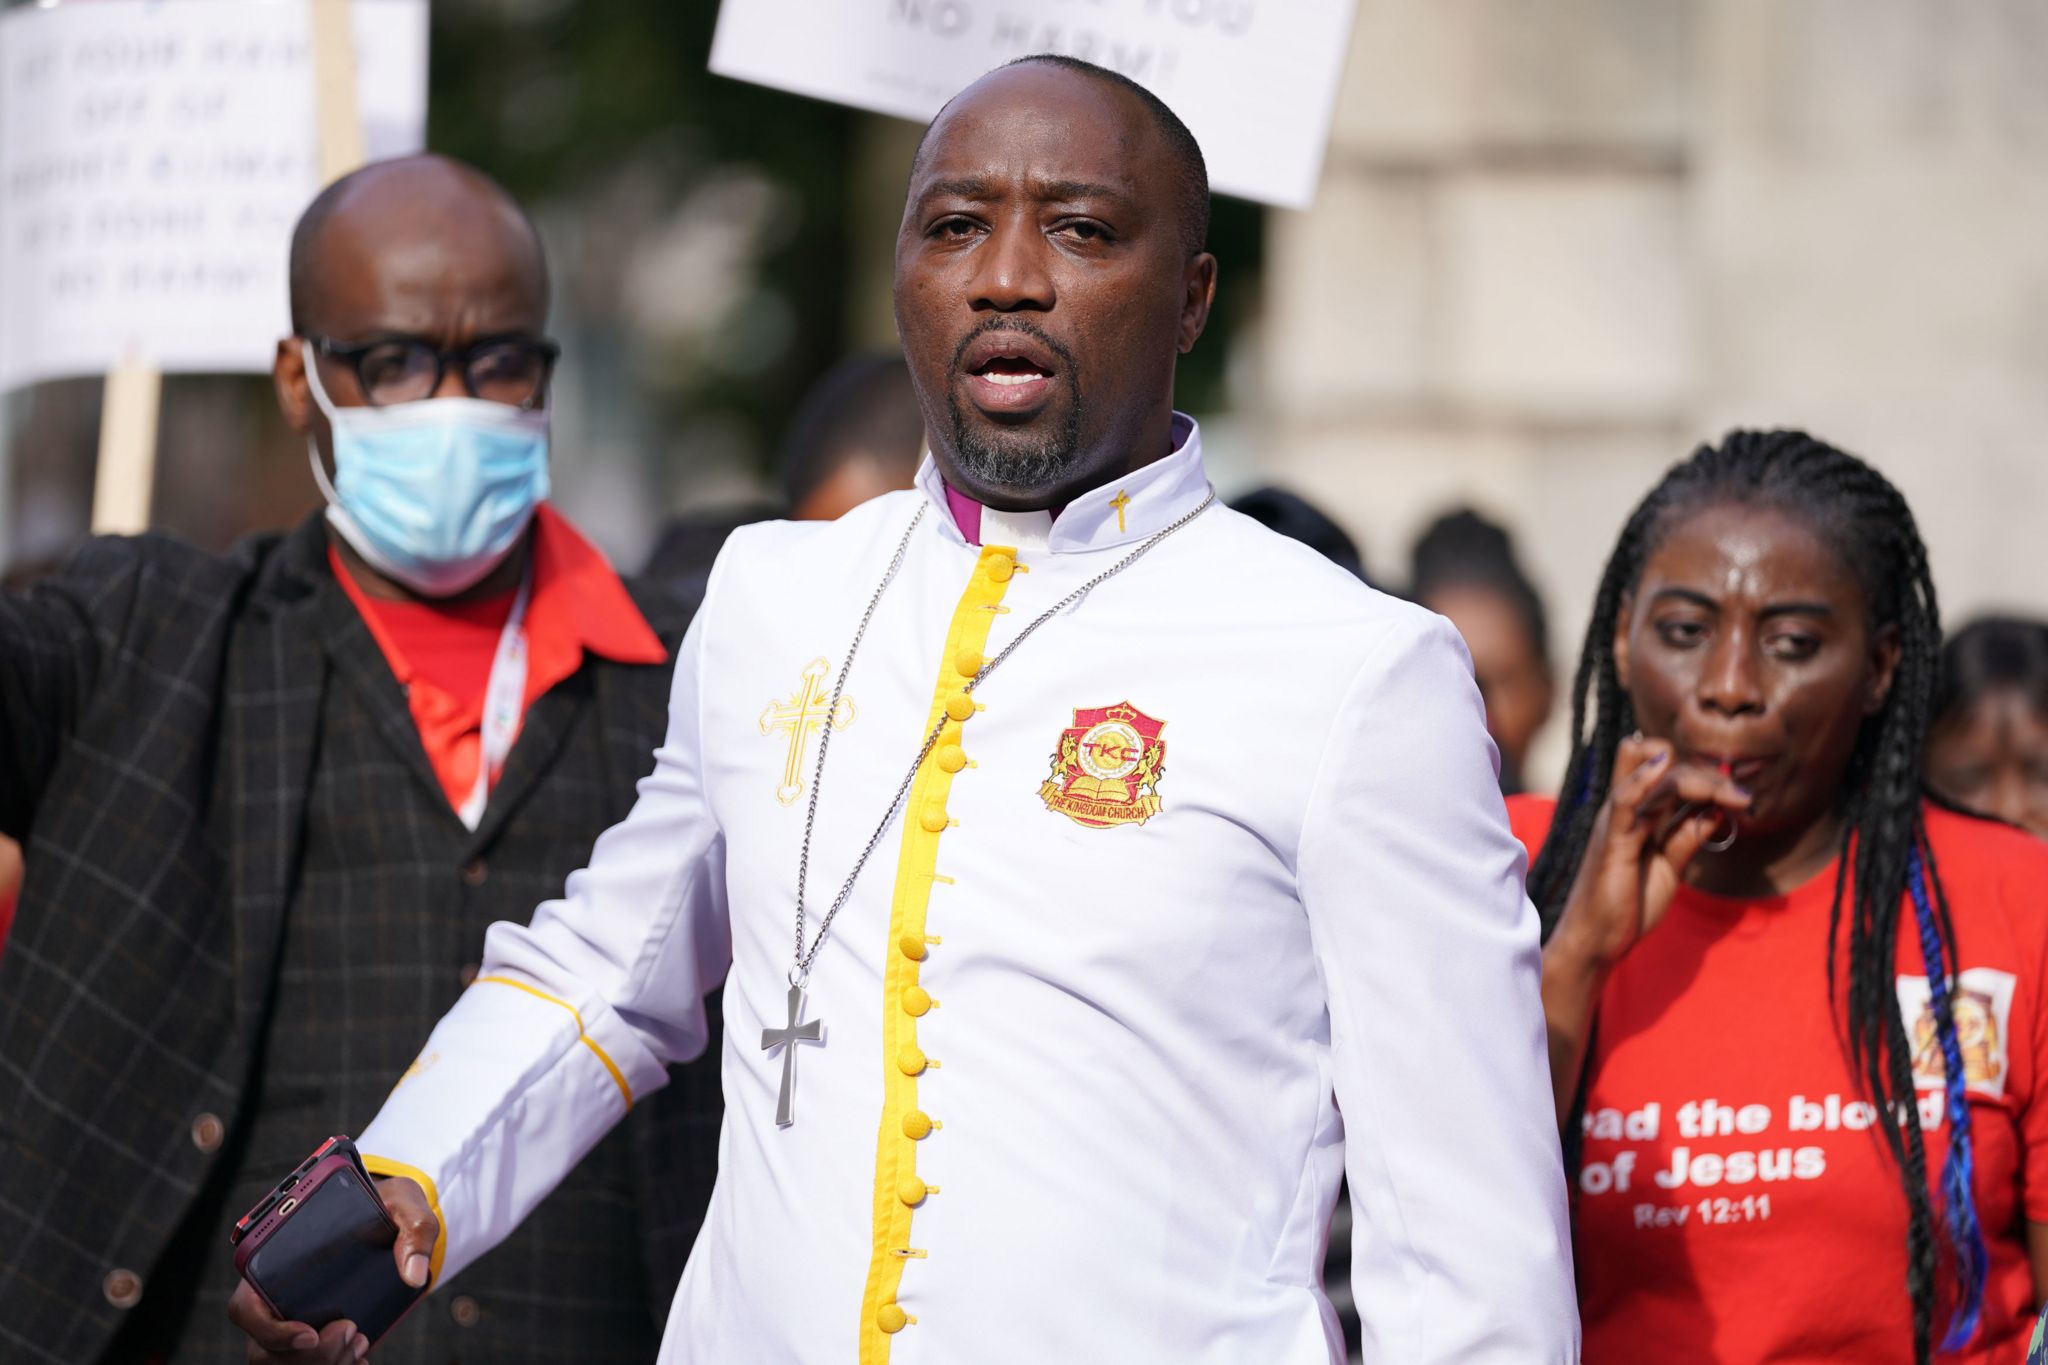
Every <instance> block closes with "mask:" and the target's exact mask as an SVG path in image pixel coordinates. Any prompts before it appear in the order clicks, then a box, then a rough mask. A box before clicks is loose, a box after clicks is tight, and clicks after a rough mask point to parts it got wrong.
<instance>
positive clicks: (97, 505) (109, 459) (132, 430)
mask: <svg viewBox="0 0 2048 1365" xmlns="http://www.w3.org/2000/svg"><path fill="white" fill-rule="evenodd" d="M163 391H164V376H163V372H162V371H161V370H159V369H157V367H156V366H154V365H152V364H150V363H148V362H147V361H145V360H142V359H141V358H139V357H137V356H133V355H131V356H129V357H128V358H127V359H124V360H123V361H122V362H121V363H120V364H119V365H116V366H115V367H114V368H113V369H112V370H111V371H109V372H108V374H107V383H106V387H105V388H104V389H102V390H101V397H100V454H99V464H98V466H97V467H96V468H95V470H94V472H93V481H92V530H93V534H94V535H109V536H132V535H138V534H140V533H141V532H143V531H146V530H148V529H149V504H150V497H151V495H152V494H153V492H154V491H155V487H156V411H157V404H158V403H159V401H160V400H161V399H162V397H163Z"/></svg>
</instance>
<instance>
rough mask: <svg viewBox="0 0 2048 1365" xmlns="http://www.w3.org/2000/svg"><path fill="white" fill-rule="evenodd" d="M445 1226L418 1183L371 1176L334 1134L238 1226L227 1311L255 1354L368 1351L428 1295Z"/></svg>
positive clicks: (338, 1357) (358, 1354) (343, 1356)
mask: <svg viewBox="0 0 2048 1365" xmlns="http://www.w3.org/2000/svg"><path fill="white" fill-rule="evenodd" d="M439 1232H440V1225H439V1222H438V1220H437V1219H436V1218H435V1216H434V1213H433V1210H432V1208H431V1207H430V1206H429V1205H428V1203H427V1199H426V1194H425V1192H424V1191H423V1190H421V1189H420V1187H419V1186H418V1185H417V1184H415V1183H414V1182H412V1181H410V1180H404V1179H389V1180H384V1181H381V1182H380V1181H376V1180H373V1179H372V1178H371V1177H370V1175H369V1173H368V1172H367V1171H365V1170H364V1168H363V1165H362V1161H361V1158H360V1157H359V1156H358V1155H357V1154H356V1150H355V1146H354V1144H353V1143H351V1142H350V1141H349V1140H348V1139H347V1138H345V1137H338V1138H329V1139H328V1140H327V1141H326V1142H324V1143H322V1144H321V1145H320V1147H319V1148H318V1149H317V1150H315V1151H314V1153H313V1154H312V1155H311V1156H309V1157H307V1158H306V1160H305V1161H304V1162H302V1163H300V1165H299V1167H298V1168H297V1169H296V1170H294V1171H293V1172H292V1173H291V1174H290V1175H288V1176H286V1177H285V1178H284V1179H283V1180H281V1181H279V1182H278V1184H277V1186H276V1187H275V1188H273V1189H272V1190H271V1192H270V1193H269V1194H268V1195H266V1196H265V1197H264V1198H263V1199H262V1200H260V1201H259V1202H258V1203H257V1205H256V1206H255V1207H254V1208H252V1209H251V1210H250V1211H249V1212H248V1213H247V1214H246V1215H244V1216H243V1218H242V1219H241V1220H240V1221H239V1222H238V1223H237V1224H236V1225H235V1230H234V1232H233V1234H232V1235H231V1237H230V1241H231V1242H232V1243H233V1244H234V1245H235V1248H236V1251H235V1268H236V1270H238V1271H239V1272H241V1274H242V1276H243V1280H242V1283H241V1284H240V1285H239V1286H238V1287H237V1288H236V1290H235V1293H234V1295H233V1297H232V1298H231V1299H230V1300H229V1301H228V1317H229V1319H230V1320H231V1321H233V1322H234V1324H235V1325H236V1326H237V1327H240V1328H241V1329H242V1330H243V1332H244V1333H246V1334H247V1335H248V1337H249V1359H251V1360H264V1361H277V1360H304V1361H316V1360H317V1361H350V1360H359V1359H361V1358H362V1357H363V1356H365V1355H366V1354H367V1353H368V1351H369V1348H370V1347H371V1346H372V1345H373V1344H374V1343H375V1342H376V1341H377V1340H378V1338H380V1337H382V1336H383V1335H384V1334H385V1333H386V1332H388V1331H389V1330H390V1329H391V1328H392V1327H393V1326H394V1325H395V1324H396V1323H397V1322H398V1320H399V1319H400V1318H402V1317H403V1316H404V1315H405V1313H406V1311H407V1310H409V1309H410V1308H411V1307H412V1306H413V1304H414V1303H416V1302H417V1301H418V1300H419V1298H420V1297H421V1295H423V1294H424V1293H425V1292H426V1281H427V1274H428V1264H429V1257H430V1255H431V1253H432V1250H433V1246H434V1241H435V1239H436V1237H437V1236H438V1235H439Z"/></svg>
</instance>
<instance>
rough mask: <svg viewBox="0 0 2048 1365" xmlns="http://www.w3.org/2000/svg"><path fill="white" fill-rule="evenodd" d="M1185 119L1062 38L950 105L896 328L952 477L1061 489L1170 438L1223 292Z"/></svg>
mask: <svg viewBox="0 0 2048 1365" xmlns="http://www.w3.org/2000/svg"><path fill="white" fill-rule="evenodd" d="M1176 130H1178V131H1176ZM1185 135H1186V129H1185V128H1184V127H1182V125H1181V123H1180V121H1179V120H1178V119H1176V118H1174V117H1173V115H1172V114H1171V113H1170V112H1168V111H1167V110H1166V109H1165V106H1164V105H1161V104H1159V102H1158V101H1157V100H1156V99H1155V98H1154V97H1153V96H1151V95H1150V94H1148V93H1146V92H1145V91H1143V90H1142V89H1140V88H1139V87H1137V86H1135V85H1133V84H1132V83H1131V82H1129V81H1127V80H1125V79H1124V78H1122V77H1121V76H1116V75H1114V74H1113V73H1111V72H1108V71H1104V70H1103V69H1102V68H1101V67H1097V66H1091V65H1089V64H1088V63H1086V62H1076V61H1072V60H1070V59H1067V58H1053V57H1043V58H1031V59H1029V60H1026V61H1023V62H1013V63H1011V64H1010V65H1009V66H1005V67H1001V68H999V69H997V70H995V71H992V72H990V73H989V74H987V75H985V76H983V77H982V78H981V79H980V80H977V81H976V82H974V84H972V85H970V86H969V87H967V89H965V90H963V91H961V92H960V93H959V94H958V95H956V96H954V97H953V99H952V100H951V101H950V102H949V103H948V104H947V105H946V107H945V109H944V110H943V111H941V112H940V114H939V116H938V117H937V118H936V119H933V120H932V125H931V127H930V128H929V129H928V130H927V131H926V133H925V138H924V145H923V146H922V147H921V148H920V149H919V152H918V156H917V158H916V163H915V165H914V166H913V167H912V169H911V174H910V184H909V187H908V190H907V193H906V195H905V201H904V206H903V221H902V223H901V224H900V225H899V227H898V229H897V234H896V288H895V298H896V332H897V335H898V336H899V337H900V338H901V339H902V342H903V353H904V358H905V359H906V360H907V361H908V362H909V364H910V372H911V377H912V380H913V382H914V384H915V386H916V388H917V394H918V401H919V403H920V405H921V406H922V408H923V411H924V417H925V433H926V436H927V438H928V439H929V441H930V445H931V451H932V457H933V458H934V459H935V460H936V461H937V462H938V464H939V469H940V472H941V473H942V474H943V475H944V476H945V479H946V482H947V483H948V485H950V486H951V487H953V488H955V489H957V490H958V491H960V492H962V493H965V494H967V495H968V496H969V497H972V498H974V499H975V500H976V501H978V502H981V503H983V504H985V505H987V506H991V507H997V508H1002V509H1004V510H1008V511H1017V510H1027V509H1037V508H1049V507H1053V506H1057V505H1059V504H1061V503H1066V502H1071V501H1073V499H1074V498H1076V497H1078V496H1079V495H1081V494H1083V493H1085V492H1087V491H1088V490H1090V489H1092V488H1095V487H1097V486H1099V485H1101V484H1103V483H1105V482H1106V481H1108V480H1109V479H1111V478H1114V477H1116V476H1117V475H1118V474H1119V473H1120V472H1122V471H1127V470H1131V469H1135V468H1138V467H1139V466H1141V465H1145V464H1149V463H1151V462H1152V461H1153V460H1156V459H1159V458H1161V457H1162V456H1165V455H1166V454H1168V453H1169V452H1171V451H1172V449H1173V440H1172V434H1173V376H1174V365H1175V363H1176V361H1177V359H1178V357H1179V356H1180V355H1181V354H1183V353H1185V352H1186V351H1188V350H1190V349H1192V348H1193V346H1194V344H1195V342H1196V339H1197V338H1199V337H1200V336H1201V334H1202V328H1203V327H1204V326H1205V325H1206V324H1207V322H1208V317H1209V306H1210V303H1211V302H1212V301H1213V299H1214V297H1215V293H1216V258H1215V257H1214V256H1211V255H1210V254H1209V253H1208V252H1206V251H1203V250H1200V249H1199V242H1200V238H1201V235H1202V233H1203V231H1204V228H1205V225H1206V222H1207V209H1208V194H1207V191H1206V175H1205V173H1204V172H1203V171H1202V167H1201V153H1200V151H1199V150H1198V149H1195V148H1194V145H1193V139H1192V138H1186V136H1185ZM1183 138H1185V141H1184V142H1183V141H1182V139H1183Z"/></svg>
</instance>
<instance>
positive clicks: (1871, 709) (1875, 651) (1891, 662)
mask: <svg viewBox="0 0 2048 1365" xmlns="http://www.w3.org/2000/svg"><path fill="white" fill-rule="evenodd" d="M1899 654H1900V645H1899V628H1898V627H1897V626H1886V627H1884V628H1883V629H1882V630H1880V631H1878V632H1877V634H1876V635H1875V636H1873V637H1872V638H1871V641H1870V686H1869V690H1868V691H1867V693H1866V694H1865V696H1864V698H1863V714H1864V715H1866V716H1874V715H1876V714H1877V713H1878V712H1879V711H1882V710H1884V702H1885V698H1886V697H1889V696H1890V695H1891V694H1892V679H1893V678H1896V677H1897V676H1898V673H1899Z"/></svg>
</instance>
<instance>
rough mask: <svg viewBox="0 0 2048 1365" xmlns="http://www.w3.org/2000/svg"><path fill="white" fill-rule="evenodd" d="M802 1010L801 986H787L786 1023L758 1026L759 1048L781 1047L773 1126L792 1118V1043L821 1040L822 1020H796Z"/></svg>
mask: <svg viewBox="0 0 2048 1365" xmlns="http://www.w3.org/2000/svg"><path fill="white" fill-rule="evenodd" d="M803 1012H804V989H803V987H801V986H791V987H790V988H789V1027H788V1028H764V1029H762V1030H761V1050H762V1051H763V1052H766V1051H768V1049H770V1048H773V1047H780V1048H781V1049H782V1097H781V1098H780V1099H779V1100H777V1101H776V1103H775V1126H776V1127H778V1128H787V1127H789V1125H790V1124H792V1123H795V1122H796V1045H797V1044H798V1043H823V1042H824V1041H825V1021H824V1020H822V1019H813V1020H811V1022H810V1023H808V1024H799V1023H797V1019H798V1017H799V1016H801V1015H802V1014H803Z"/></svg>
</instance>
